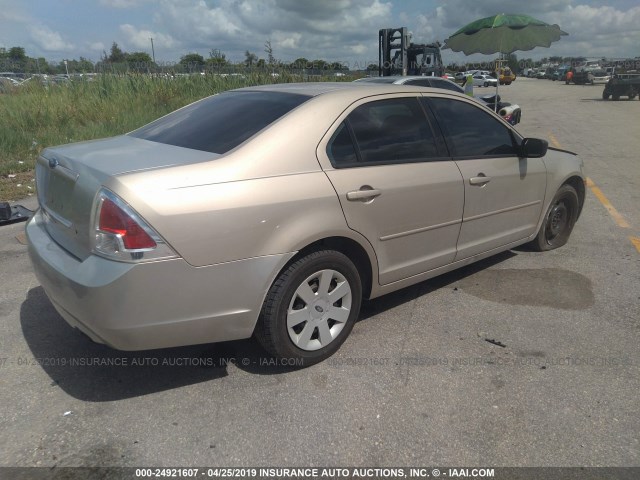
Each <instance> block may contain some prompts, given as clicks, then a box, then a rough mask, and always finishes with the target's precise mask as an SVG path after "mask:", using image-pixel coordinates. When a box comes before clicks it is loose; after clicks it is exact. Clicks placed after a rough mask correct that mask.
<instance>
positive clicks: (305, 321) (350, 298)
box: [255, 250, 362, 367]
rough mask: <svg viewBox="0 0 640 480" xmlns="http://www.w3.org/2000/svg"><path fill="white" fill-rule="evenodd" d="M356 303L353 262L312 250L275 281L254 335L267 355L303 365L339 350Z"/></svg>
mask: <svg viewBox="0 0 640 480" xmlns="http://www.w3.org/2000/svg"><path fill="white" fill-rule="evenodd" d="M332 295H333V298H332ZM303 297H307V298H306V300H305V299H304V298H303ZM361 303H362V281H361V279H360V274H359V273H358V270H357V268H356V267H355V265H354V264H353V262H351V260H349V258H348V257H346V256H345V255H343V254H342V253H340V252H336V251H334V250H319V251H315V252H312V253H309V254H308V255H306V256H304V257H302V258H300V259H298V260H297V261H295V262H294V263H292V264H291V265H289V267H287V268H286V269H285V270H284V271H283V272H281V273H280V275H279V276H278V278H277V279H276V280H275V282H274V283H273V285H272V286H271V288H270V289H269V292H268V293H267V296H266V298H265V301H264V304H263V306H262V311H261V312H260V318H259V319H258V324H257V325H256V331H255V336H256V338H257V339H258V341H259V342H260V344H261V345H262V346H263V348H264V349H265V350H266V351H267V352H269V353H270V354H272V355H274V356H276V357H278V358H283V359H287V360H292V361H291V363H293V364H295V365H296V366H304V367H307V366H310V365H313V364H315V363H318V362H321V361H322V360H324V359H326V358H328V357H330V356H331V355H333V354H334V353H335V352H336V351H337V350H338V349H339V348H340V345H342V343H343V342H344V341H345V340H346V338H347V337H348V336H349V333H350V332H351V329H352V328H353V325H354V324H355V322H356V320H357V319H358V315H359V314H360V305H361Z"/></svg>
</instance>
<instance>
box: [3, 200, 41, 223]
mask: <svg viewBox="0 0 640 480" xmlns="http://www.w3.org/2000/svg"><path fill="white" fill-rule="evenodd" d="M31 215H33V210H29V209H28V208H26V207H23V206H22V205H13V206H11V205H9V204H8V203H7V202H0V227H1V226H3V225H9V224H11V223H18V222H26V221H27V220H29V218H31Z"/></svg>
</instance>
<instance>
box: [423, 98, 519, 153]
mask: <svg viewBox="0 0 640 480" xmlns="http://www.w3.org/2000/svg"><path fill="white" fill-rule="evenodd" d="M429 103H430V104H431V105H432V106H433V107H434V109H435V113H436V115H437V117H438V122H439V123H440V126H441V127H442V128H443V130H444V132H443V133H444V136H445V139H446V141H447V145H448V146H449V149H450V150H451V154H452V155H454V156H456V157H486V156H505V155H508V156H516V155H517V149H516V147H515V146H514V141H513V137H512V136H511V131H510V130H509V128H508V127H506V126H505V125H503V124H502V123H501V122H500V121H499V120H497V119H495V118H493V117H492V116H491V115H490V114H489V113H488V112H485V111H483V107H481V106H478V107H476V106H474V105H471V104H468V103H466V102H462V101H459V100H453V99H447V98H431V99H429Z"/></svg>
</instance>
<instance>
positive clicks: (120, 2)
mask: <svg viewBox="0 0 640 480" xmlns="http://www.w3.org/2000/svg"><path fill="white" fill-rule="evenodd" d="M150 1H151V0H100V5H103V6H105V7H110V8H134V7H140V6H142V5H144V4H145V3H150Z"/></svg>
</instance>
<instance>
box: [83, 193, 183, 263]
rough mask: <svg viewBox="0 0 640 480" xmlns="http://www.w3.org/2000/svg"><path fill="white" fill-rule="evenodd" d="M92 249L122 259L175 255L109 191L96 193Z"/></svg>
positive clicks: (154, 258)
mask: <svg viewBox="0 0 640 480" xmlns="http://www.w3.org/2000/svg"><path fill="white" fill-rule="evenodd" d="M93 229H94V232H95V235H94V237H93V240H94V242H93V251H94V252H95V253H97V254H99V255H102V256H104V257H108V258H111V259H113V260H119V261H124V262H140V261H145V260H158V259H166V258H175V257H177V255H176V253H175V252H174V251H173V249H172V248H171V247H170V246H169V245H168V244H167V243H166V242H165V241H164V240H163V239H162V237H160V235H159V234H158V233H157V232H156V231H155V230H153V229H152V228H151V227H150V226H149V225H148V224H147V223H146V222H145V221H144V220H143V219H142V217H140V215H138V214H137V213H136V212H135V211H134V210H133V209H132V208H131V207H130V206H129V205H127V204H126V203H125V202H124V201H122V200H121V199H120V198H119V197H118V196H116V195H115V194H114V193H113V192H111V191H109V190H106V189H104V188H103V189H102V190H100V191H99V192H98V195H96V200H95V206H94V216H93Z"/></svg>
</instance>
